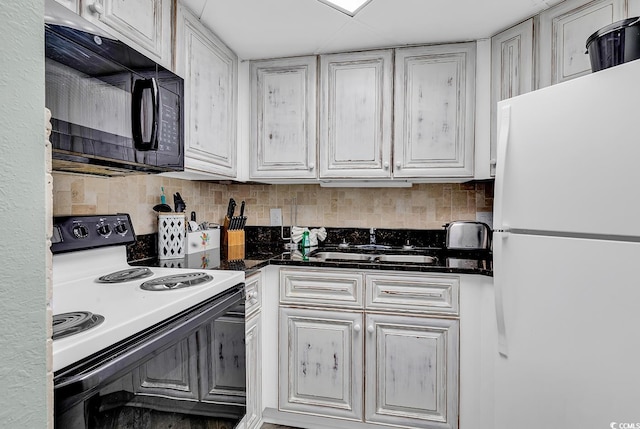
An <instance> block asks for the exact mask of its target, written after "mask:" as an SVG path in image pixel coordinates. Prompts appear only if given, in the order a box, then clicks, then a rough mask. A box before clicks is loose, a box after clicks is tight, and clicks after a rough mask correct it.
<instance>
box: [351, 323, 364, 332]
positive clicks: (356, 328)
mask: <svg viewBox="0 0 640 429" xmlns="http://www.w3.org/2000/svg"><path fill="white" fill-rule="evenodd" d="M361 329H362V328H361V327H360V325H359V324H357V323H356V324H355V325H353V330H354V331H356V332H360V330H361Z"/></svg>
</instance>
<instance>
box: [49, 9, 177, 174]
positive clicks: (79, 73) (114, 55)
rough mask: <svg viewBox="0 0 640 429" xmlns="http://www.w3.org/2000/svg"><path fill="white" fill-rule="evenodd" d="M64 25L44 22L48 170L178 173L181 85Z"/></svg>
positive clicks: (133, 55)
mask: <svg viewBox="0 0 640 429" xmlns="http://www.w3.org/2000/svg"><path fill="white" fill-rule="evenodd" d="M66 22H68V21H66ZM64 23H65V21H64V20H62V21H61V23H60V24H54V23H45V57H46V58H45V75H46V83H45V91H46V96H45V105H46V107H47V108H49V110H51V114H52V119H51V125H52V133H51V137H50V140H51V144H52V149H53V151H52V152H53V169H54V170H58V171H68V172H76V173H85V174H87V173H88V174H97V175H104V176H116V175H123V174H127V173H133V172H145V173H159V172H164V171H182V170H183V169H184V142H183V140H184V120H183V117H184V110H183V107H184V106H183V91H184V82H183V79H182V78H180V77H179V76H176V75H175V74H173V73H172V72H171V71H169V70H166V69H165V68H164V67H162V66H160V65H159V64H157V63H155V62H154V61H152V60H150V59H149V58H147V57H145V56H144V55H142V54H140V53H139V52H137V51H135V50H134V49H132V48H131V47H129V46H127V45H126V44H124V43H122V42H120V41H118V40H115V39H113V38H110V37H105V35H104V34H103V35H98V34H93V33H90V32H86V31H83V30H80V29H78V28H77V27H70V26H66V25H64Z"/></svg>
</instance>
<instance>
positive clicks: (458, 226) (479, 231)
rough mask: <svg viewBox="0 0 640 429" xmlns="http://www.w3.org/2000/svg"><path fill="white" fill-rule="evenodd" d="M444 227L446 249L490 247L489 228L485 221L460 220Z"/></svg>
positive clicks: (483, 248)
mask: <svg viewBox="0 0 640 429" xmlns="http://www.w3.org/2000/svg"><path fill="white" fill-rule="evenodd" d="M444 227H445V229H446V231H447V237H446V242H445V246H446V248H447V249H453V250H488V249H490V247H491V228H490V227H489V225H487V224H486V223H482V222H473V221H466V220H460V221H454V222H451V223H448V224H446V225H445V226H444Z"/></svg>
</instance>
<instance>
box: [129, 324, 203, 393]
mask: <svg viewBox="0 0 640 429" xmlns="http://www.w3.org/2000/svg"><path fill="white" fill-rule="evenodd" d="M197 356H198V352H197V346H196V338H195V334H193V335H191V336H189V337H188V338H187V339H185V340H182V341H180V342H179V343H178V344H176V345H174V346H172V347H170V348H168V349H167V350H165V351H163V352H162V353H160V354H159V355H157V356H155V357H154V358H152V359H151V360H149V361H147V362H145V363H144V364H142V365H141V366H140V367H138V368H136V369H135V370H134V372H133V379H134V380H135V381H134V391H135V393H136V394H137V395H160V396H168V397H170V398H180V399H186V400H194V401H195V400H197V399H198V367H197V365H198V360H197Z"/></svg>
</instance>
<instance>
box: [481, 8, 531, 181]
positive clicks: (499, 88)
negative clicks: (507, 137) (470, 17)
mask: <svg viewBox="0 0 640 429" xmlns="http://www.w3.org/2000/svg"><path fill="white" fill-rule="evenodd" d="M532 89H533V18H531V19H528V20H526V21H524V22H522V23H520V24H518V25H516V26H514V27H511V28H509V29H508V30H505V31H503V32H502V33H499V34H497V35H495V36H493V37H492V38H491V175H494V174H495V160H496V155H497V152H496V148H497V130H496V127H497V119H496V115H497V113H496V108H497V103H498V101H501V100H504V99H507V98H511V97H515V96H516V95H520V94H525V93H527V92H530V91H531V90H532Z"/></svg>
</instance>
